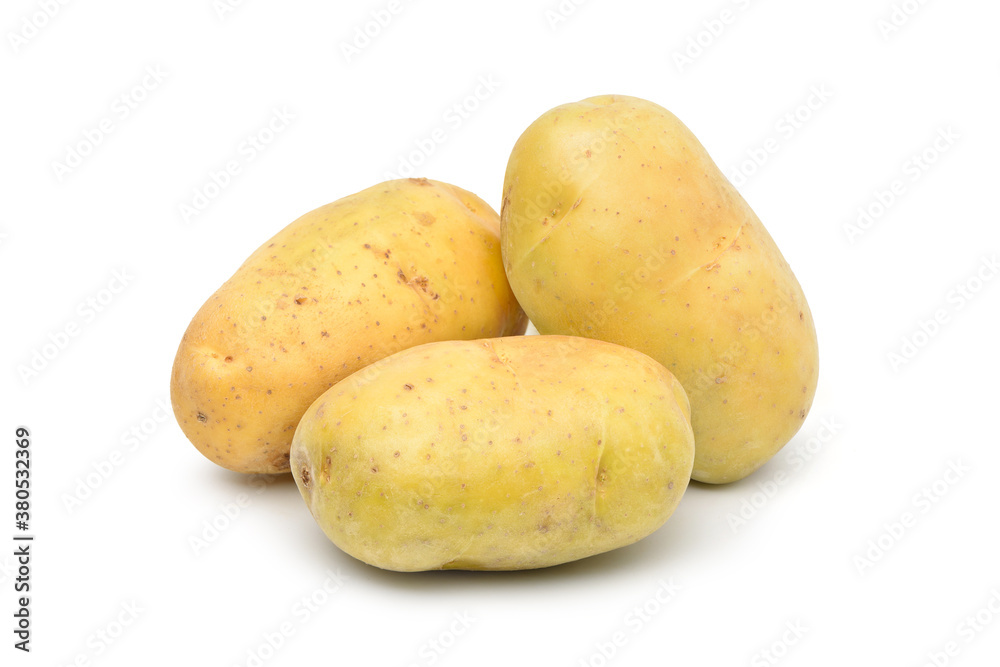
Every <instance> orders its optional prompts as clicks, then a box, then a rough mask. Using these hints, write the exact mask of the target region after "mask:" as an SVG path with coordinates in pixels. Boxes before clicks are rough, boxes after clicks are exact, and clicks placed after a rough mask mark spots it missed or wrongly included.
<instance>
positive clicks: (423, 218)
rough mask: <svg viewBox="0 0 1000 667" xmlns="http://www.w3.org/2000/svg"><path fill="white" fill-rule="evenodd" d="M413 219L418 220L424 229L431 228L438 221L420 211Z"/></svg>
mask: <svg viewBox="0 0 1000 667" xmlns="http://www.w3.org/2000/svg"><path fill="white" fill-rule="evenodd" d="M413 217H415V218H416V219H417V223H418V224H420V225H423V226H424V227H430V226H431V225H433V224H434V223H435V222H436V221H437V218H435V217H434V216H433V215H431V214H430V213H427V212H424V211H418V212H416V213H414V214H413Z"/></svg>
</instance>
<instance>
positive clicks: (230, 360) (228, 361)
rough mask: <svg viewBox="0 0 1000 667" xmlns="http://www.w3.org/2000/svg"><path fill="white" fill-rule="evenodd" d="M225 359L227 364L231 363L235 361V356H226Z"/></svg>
mask: <svg viewBox="0 0 1000 667" xmlns="http://www.w3.org/2000/svg"><path fill="white" fill-rule="evenodd" d="M223 361H225V362H226V363H227V364H230V363H232V362H233V358H232V357H226V358H225V359H224V360H223Z"/></svg>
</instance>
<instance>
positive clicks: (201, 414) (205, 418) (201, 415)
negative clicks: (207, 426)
mask: <svg viewBox="0 0 1000 667" xmlns="http://www.w3.org/2000/svg"><path fill="white" fill-rule="evenodd" d="M198 421H200V422H201V423H202V424H204V423H205V422H207V421H208V415H206V414H205V413H204V412H199V413H198Z"/></svg>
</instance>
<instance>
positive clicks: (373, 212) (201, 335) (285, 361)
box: [170, 179, 527, 473]
mask: <svg viewBox="0 0 1000 667" xmlns="http://www.w3.org/2000/svg"><path fill="white" fill-rule="evenodd" d="M526 324H527V320H526V318H525V317H524V313H523V312H522V311H521V309H520V307H519V306H518V305H517V301H516V300H515V299H514V295H513V294H512V293H511V291H510V286H509V285H508V284H507V279H506V277H505V276H504V271H503V265H502V263H501V259H500V244H499V219H498V217H497V214H496V212H495V211H493V209H491V208H490V207H489V205H487V204H486V203H485V202H484V201H482V200H481V199H479V198H478V197H476V196H475V195H473V194H471V193H469V192H466V191H465V190H462V189H460V188H457V187H454V186H452V185H447V184H445V183H438V182H435V181H429V180H426V179H406V180H398V181H390V182H387V183H382V184H381V185H377V186H375V187H372V188H369V189H367V190H364V191H362V192H359V193H357V194H355V195H352V196H350V197H346V198H344V199H341V200H340V201H337V202H334V203H332V204H328V205H326V206H322V207H320V208H318V209H316V210H315V211H312V212H310V213H307V214H306V215H304V216H302V217H301V218H299V219H298V220H296V221H295V222H293V223H292V224H290V225H289V226H287V227H286V228H285V229H283V230H282V231H280V232H279V233H278V234H277V235H276V236H274V238H272V239H271V240H270V241H268V242H267V243H265V244H264V245H263V246H261V247H260V248H259V249H258V250H257V251H256V252H254V254H253V255H251V256H250V258H249V259H247V261H246V262H245V263H244V264H243V266H241V267H240V269H239V270H238V271H237V272H236V274H235V275H234V276H233V277H232V278H230V279H229V280H228V281H227V282H226V283H225V284H224V285H223V286H222V287H220V288H219V290H218V291H217V292H216V293H215V294H213V295H212V297H211V298H209V300H208V301H207V302H206V303H205V305H204V306H202V307H201V310H199V311H198V314H197V315H195V317H194V319H193V320H192V321H191V324H190V326H188V329H187V331H186V332H185V334H184V337H183V339H182V340H181V343H180V348H179V349H178V350H177V357H176V359H175V361H174V367H173V374H172V377H171V383H170V394H171V399H172V401H173V407H174V414H175V415H176V417H177V421H178V423H179V424H180V426H181V428H182V429H183V431H184V434H185V435H186V436H187V437H188V438H189V439H190V440H191V442H192V443H194V445H195V446H196V447H197V448H198V449H199V450H200V451H201V452H202V453H203V454H204V455H205V456H207V457H208V458H209V459H211V460H212V461H215V462H216V463H218V464H219V465H221V466H224V467H226V468H229V469H230V470H235V471H239V472H245V473H278V472H287V471H288V450H289V447H290V446H291V442H292V435H293V434H294V432H295V426H296V425H297V424H298V421H299V418H300V417H301V416H302V413H304V412H305V411H306V408H308V407H309V404H310V403H312V402H313V401H314V400H315V399H316V398H317V397H318V396H319V395H320V394H322V393H323V392H324V391H326V390H327V389H329V388H330V387H332V386H333V385H334V384H335V383H336V382H337V381H339V380H341V379H343V378H345V377H347V376H348V375H350V374H351V373H353V372H354V371H356V370H358V369H360V368H363V367H365V366H367V365H368V364H371V363H372V362H374V361H377V360H379V359H381V358H383V357H387V356H389V355H390V354H392V353H394V352H398V351H399V350H402V349H405V348H408V347H413V346H415V345H421V344H423V343H428V342H432V341H437V340H450V339H472V338H490V337H495V336H505V335H510V334H521V333H523V332H524V329H525V326H526Z"/></svg>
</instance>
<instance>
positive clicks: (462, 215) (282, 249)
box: [171, 96, 819, 571]
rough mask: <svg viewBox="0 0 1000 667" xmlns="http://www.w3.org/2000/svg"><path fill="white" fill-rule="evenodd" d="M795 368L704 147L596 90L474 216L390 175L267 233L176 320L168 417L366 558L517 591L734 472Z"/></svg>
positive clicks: (677, 125) (753, 243)
mask: <svg viewBox="0 0 1000 667" xmlns="http://www.w3.org/2000/svg"><path fill="white" fill-rule="evenodd" d="M522 309H523V310H522ZM528 318H530V319H531V321H532V322H533V323H534V324H535V326H536V327H537V328H538V330H539V332H540V333H541V334H543V335H541V336H523V335H522V334H523V333H524V331H525V328H526V326H527V322H528ZM818 365H819V359H818V350H817V344H816V331H815V328H814V325H813V320H812V316H811V314H810V312H809V306H808V305H807V304H806V300H805V296H804V295H803V293H802V289H801V288H800V287H799V284H798V282H797V281H796V279H795V276H794V275H793V273H792V271H791V269H790V268H789V266H788V264H787V262H786V261H785V259H784V258H783V257H782V255H781V253H780V251H779V250H778V248H777V246H776V245H775V244H774V241H773V240H772V239H771V237H770V236H769V235H768V233H767V231H766V230H765V229H764V226H763V225H762V224H761V222H760V220H759V219H758V218H757V216H756V215H755V214H754V212H753V211H752V210H751V209H750V207H749V206H748V205H747V203H746V202H745V201H744V200H743V198H742V197H740V195H739V193H738V192H736V190H735V189H734V188H733V186H732V185H731V184H730V183H729V182H728V181H727V180H726V178H725V177H724V176H723V175H722V173H721V172H720V171H719V169H718V167H717V166H716V165H715V163H714V162H712V160H711V158H710V157H709V156H708V154H707V152H706V151H705V149H704V147H702V145H701V144H700V143H699V142H698V140H697V139H696V138H695V136H694V135H693V134H692V133H691V132H690V131H689V130H688V129H687V127H685V126H684V125H683V123H681V122H680V120H678V119H677V118H676V117H675V116H674V115H673V114H671V113H670V112H669V111H667V110H666V109H663V108H662V107H660V106H657V105H656V104H653V103H651V102H647V101H645V100H641V99H637V98H633V97H624V96H604V97H594V98H590V99H587V100H584V101H582V102H577V103H574V104H566V105H563V106H560V107H557V108H555V109H552V110H551V111H549V112H547V113H545V114H544V115H542V116H541V117H540V118H539V119H538V120H536V121H535V122H534V123H533V124H532V125H531V126H530V127H529V128H528V129H527V130H526V131H525V132H524V134H523V135H522V136H521V138H520V139H519V140H518V141H517V144H516V145H515V146H514V149H513V152H512V154H511V156H510V161H509V163H508V165H507V173H506V177H505V182H504V188H503V205H502V208H501V213H500V216H497V214H496V212H495V211H494V210H493V209H492V208H490V206H489V205H488V204H487V203H486V202H484V201H483V200H482V199H480V198H478V197H476V196H475V195H473V194H471V193H469V192H466V191H465V190H462V189H460V188H457V187H455V186H452V185H448V184H445V183H439V182H436V181H431V180H427V179H406V180H398V181H390V182H387V183H382V184H380V185H376V186H374V187H372V188H369V189H367V190H364V191H362V192H360V193H357V194H355V195H352V196H349V197H345V198H344V199H341V200H339V201H336V202H334V203H332V204H329V205H327V206H324V207H321V208H319V209H316V210H315V211H312V212H310V213H307V214H306V215H304V216H303V217H301V218H299V219H298V220H296V221H295V222H293V223H292V224H290V225H289V226H287V227H286V228H285V229H283V230H282V231H280V232H279V233H278V234H277V235H276V236H274V237H273V238H272V239H271V240H270V241H268V242H266V243H265V244H264V245H262V246H261V247H260V248H259V249H258V250H257V251H256V252H255V253H254V254H253V255H251V256H250V258H249V259H247V261H246V262H245V263H244V264H243V266H241V267H240V268H239V270H238V271H237V272H236V274H235V275H234V276H233V277H232V278H231V279H230V280H229V281H228V282H226V283H225V284H224V285H223V286H222V287H220V288H219V290H218V291H217V292H216V293H215V294H214V295H212V297H211V298H209V300H208V301H207V302H206V303H205V305H204V306H202V308H201V310H199V311H198V313H197V314H196V315H195V317H194V319H193V320H192V322H191V324H190V325H189V327H188V329H187V331H186V332H185V334H184V337H183V339H182V341H181V344H180V348H179V349H178V351H177V357H176V359H175V361H174V367H173V373H172V377H171V398H172V402H173V407H174V413H175V415H176V417H177V421H178V423H179V424H180V426H181V428H182V429H183V431H184V433H185V435H187V437H188V438H189V439H190V440H191V442H192V443H194V445H195V446H196V447H197V448H198V449H199V450H200V451H201V452H202V453H203V454H204V455H205V456H207V457H208V458H210V459H211V460H213V461H215V462H216V463H218V464H219V465H221V466H224V467H226V468H229V469H231V470H236V471H239V472H244V473H280V472H288V471H291V473H292V474H293V475H294V477H295V481H296V483H297V484H298V487H299V490H300V492H301V493H302V497H303V498H304V499H305V501H306V504H307V505H308V507H309V509H310V511H311V512H312V514H313V516H314V517H315V519H316V521H317V522H318V523H319V525H320V526H321V527H322V529H323V530H324V532H325V533H326V534H327V536H329V538H330V539H331V540H332V541H333V542H334V543H335V544H336V545H337V546H338V547H340V548H341V549H343V550H344V551H346V552H347V553H349V554H351V555H352V556H354V557H356V558H359V559H361V560H363V561H365V562H366V563H370V564H372V565H375V566H378V567H381V568H386V569H391V570H398V571H414V570H431V569H466V570H516V569H526V568H536V567H545V566H549V565H555V564H558V563H564V562H567V561H572V560H576V559H579V558H584V557H586V556H591V555H594V554H597V553H601V552H605V551H609V550H611V549H615V548H618V547H622V546H625V545H628V544H631V543H633V542H636V541H637V540H640V539H642V538H643V537H645V536H647V535H649V534H650V533H652V532H653V531H655V530H656V529H657V528H659V527H660V526H661V525H662V524H663V523H664V522H665V521H666V520H667V519H668V518H669V517H670V515H671V514H672V513H673V511H674V509H675V508H676V507H677V504H678V503H679V502H680V499H681V496H682V495H683V494H684V491H685V490H686V488H687V486H688V482H689V480H690V479H692V478H693V479H695V480H698V481H701V482H708V483H716V484H718V483H725V482H731V481H734V480H738V479H742V478H743V477H745V476H747V475H749V474H750V473H752V472H753V471H754V470H756V469H757V468H759V467H760V466H761V465H763V464H764V463H765V462H766V461H767V460H768V459H770V458H771V457H772V456H773V455H774V454H775V453H776V452H777V451H778V450H779V449H781V447H782V446H784V445H785V443H787V442H788V441H789V440H790V439H791V438H792V436H793V435H794V434H795V433H796V431H798V429H799V427H800V426H801V424H802V422H803V420H804V419H805V417H806V414H807V413H808V411H809V408H810V406H811V404H812V400H813V395H814V393H815V390H816V381H817V373H818Z"/></svg>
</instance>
